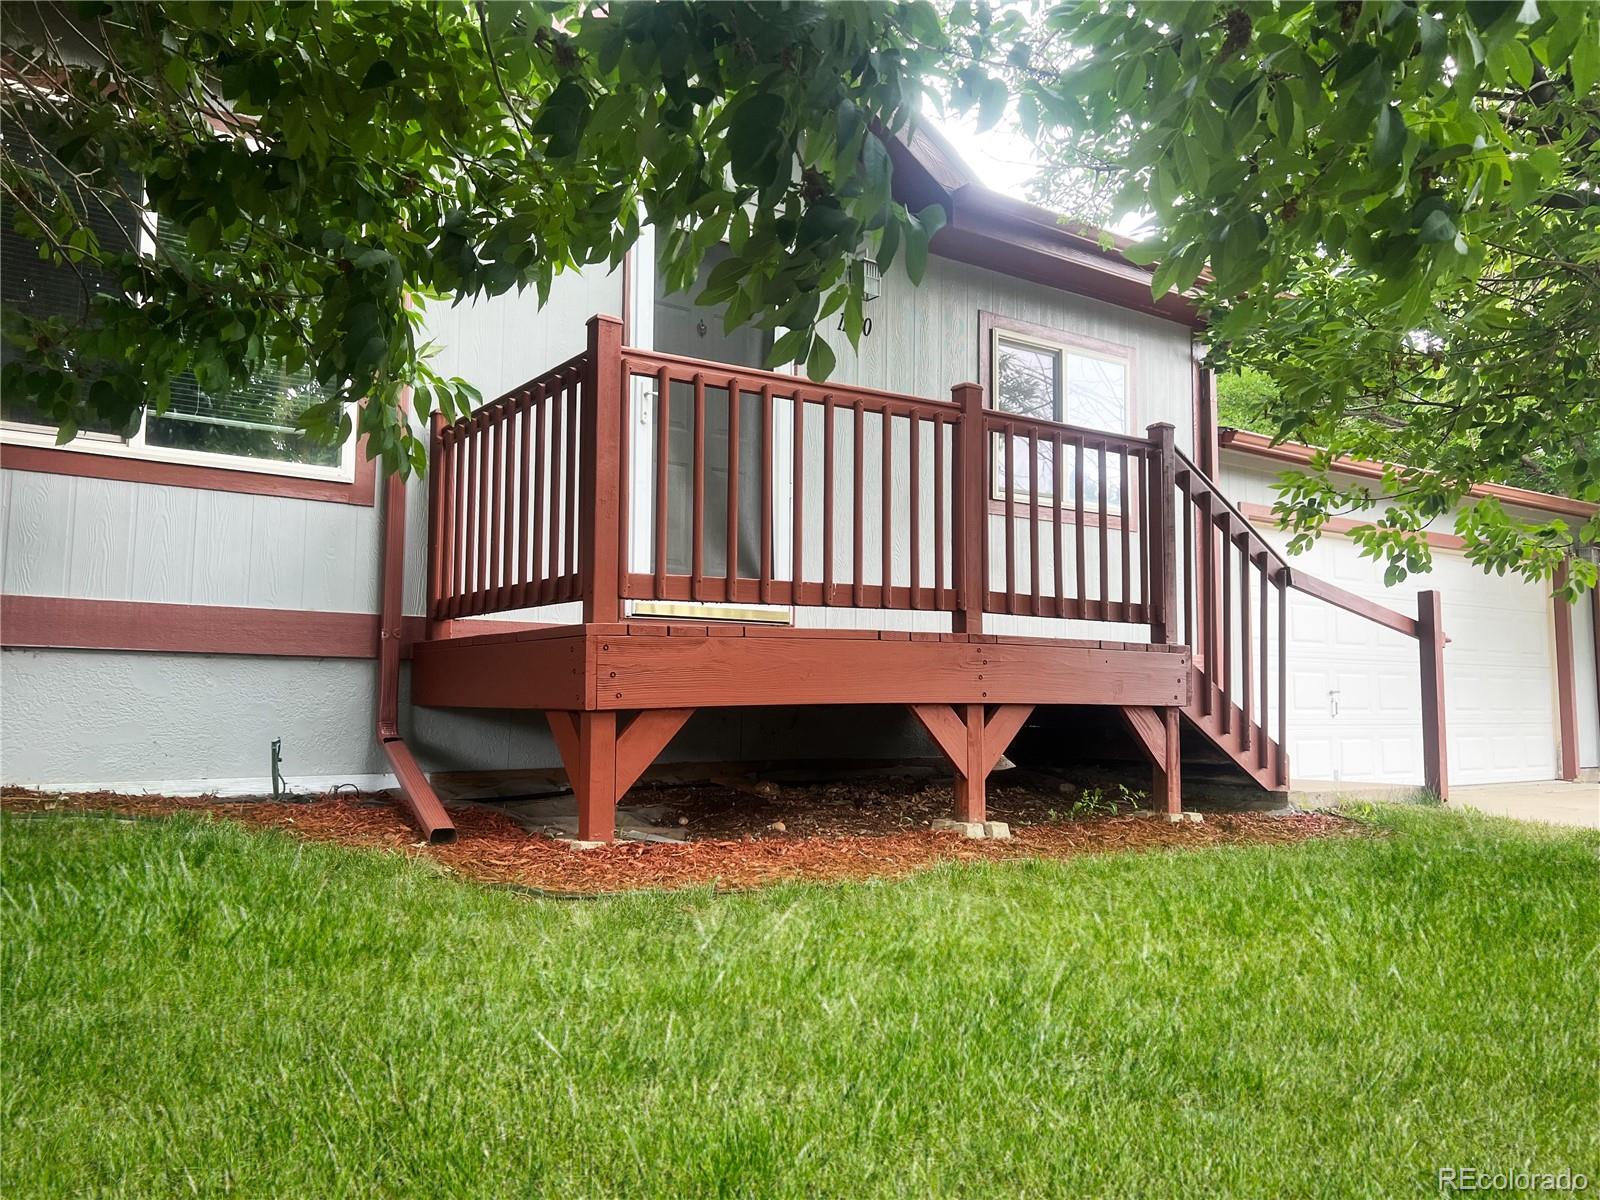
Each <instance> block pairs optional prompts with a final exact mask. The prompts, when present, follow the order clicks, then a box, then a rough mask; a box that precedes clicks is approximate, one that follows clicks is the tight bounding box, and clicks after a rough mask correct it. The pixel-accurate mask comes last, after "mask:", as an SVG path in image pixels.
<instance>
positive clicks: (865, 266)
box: [861, 258, 883, 300]
mask: <svg viewBox="0 0 1600 1200" xmlns="http://www.w3.org/2000/svg"><path fill="white" fill-rule="evenodd" d="M882 291H883V273H882V272H881V271H879V270H878V264H877V262H876V261H875V260H873V259H870V258H863V259H862V260H861V298H862V299H863V300H876V299H877V298H878V296H879V294H880V293H882Z"/></svg>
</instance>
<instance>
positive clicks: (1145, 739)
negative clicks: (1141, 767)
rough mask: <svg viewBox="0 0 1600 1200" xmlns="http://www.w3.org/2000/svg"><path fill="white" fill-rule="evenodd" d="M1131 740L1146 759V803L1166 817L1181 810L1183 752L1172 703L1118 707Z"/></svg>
mask: <svg viewBox="0 0 1600 1200" xmlns="http://www.w3.org/2000/svg"><path fill="white" fill-rule="evenodd" d="M1118 711H1119V712H1121V713H1122V719H1123V720H1124V721H1126V722H1127V724H1128V729H1129V730H1130V731H1131V732H1132V734H1133V737H1134V740H1135V741H1136V742H1138V743H1139V748H1140V749H1141V750H1143V751H1144V752H1145V756H1146V757H1147V758H1149V760H1150V766H1151V772H1150V806H1151V808H1153V809H1155V810H1157V811H1158V812H1164V813H1166V814H1167V816H1168V818H1170V819H1174V820H1175V819H1177V818H1178V817H1179V816H1180V815H1181V814H1182V813H1183V754H1182V741H1181V732H1182V731H1181V728H1180V724H1179V720H1178V714H1179V713H1180V712H1181V711H1182V710H1181V709H1178V708H1176V707H1162V708H1144V707H1135V706H1132V705H1123V706H1122V707H1121V708H1119V709H1118Z"/></svg>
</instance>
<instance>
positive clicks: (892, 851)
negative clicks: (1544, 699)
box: [0, 783, 1361, 895]
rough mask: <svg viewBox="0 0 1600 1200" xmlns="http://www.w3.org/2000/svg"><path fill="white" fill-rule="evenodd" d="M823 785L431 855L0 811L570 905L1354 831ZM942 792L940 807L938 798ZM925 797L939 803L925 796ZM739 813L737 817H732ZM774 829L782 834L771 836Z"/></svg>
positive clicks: (223, 807) (128, 806) (360, 828)
mask: <svg viewBox="0 0 1600 1200" xmlns="http://www.w3.org/2000/svg"><path fill="white" fill-rule="evenodd" d="M825 786H826V788H828V789H830V790H831V789H835V788H838V789H845V788H847V787H848V790H840V791H838V792H836V793H834V794H833V796H832V800H831V801H830V802H829V803H826V804H820V805H819V804H818V803H817V800H818V798H817V797H815V796H813V797H812V805H813V807H812V809H810V810H808V811H801V810H800V809H801V801H802V799H803V797H800V796H785V795H784V794H783V793H785V792H789V791H799V790H801V789H787V788H786V789H780V794H778V795H776V796H769V797H760V796H755V797H752V796H751V795H748V794H746V793H743V792H740V791H735V790H732V789H719V788H714V787H708V788H690V789H683V788H680V789H676V794H675V795H674V796H673V798H672V799H671V800H670V801H668V800H667V799H666V798H665V797H663V796H659V795H657V796H651V797H650V798H649V800H650V802H651V803H658V804H659V803H670V804H671V805H672V806H673V811H675V812H676V813H677V814H678V815H680V816H682V817H683V818H685V819H686V820H687V821H688V825H687V826H686V828H688V829H691V830H693V836H692V838H691V839H690V840H687V841H683V842H617V843H614V844H612V845H608V846H602V847H599V848H596V849H590V850H577V849H574V848H572V847H571V846H569V845H568V844H566V843H564V842H561V841H558V840H555V839H552V838H548V837H543V836H539V835H536V834H529V833H528V832H526V831H525V830H524V829H522V828H521V827H520V826H519V825H518V824H517V823H516V822H515V821H513V820H512V819H511V817H509V816H507V815H506V814H504V813H502V812H498V811H495V810H494V809H491V808H488V807H484V806H480V805H475V804H463V805H457V806H452V808H451V813H450V815H451V817H452V819H454V821H455V823H456V828H457V831H458V838H457V840H456V841H455V842H454V843H453V844H450V845H445V846H429V845H427V844H426V843H423V842H419V841H418V840H417V834H416V831H415V830H414V829H413V828H412V827H411V826H410V825H409V824H408V823H407V822H406V820H405V817H404V816H403V815H402V813H401V811H400V809H399V808H398V807H397V806H396V805H395V804H393V803H392V802H391V801H389V800H388V799H386V798H382V797H351V796H348V795H338V796H326V797H322V798H319V799H316V800H313V801H310V802H305V803H274V802H270V801H260V800H222V799H217V798H214V797H201V798H198V799H191V798H182V799H180V798H174V797H167V796H126V795H118V794H115V793H109V792H101V793H76V794H70V795H58V794H43V793H37V792H28V791H22V790H19V789H6V790H5V791H4V792H3V793H0V807H3V808H4V809H5V810H6V811H8V812H17V813H43V812H70V811H101V812H111V813H118V814H123V815H127V816H141V817H162V816H170V815H172V814H174V813H180V812H188V813H198V814H202V815H205V816H209V817H214V818H222V819H226V820H233V821H238V822H239V823H240V824H243V825H247V826H250V827H252V828H265V829H280V830H283V831H285V832H287V833H290V834H292V835H294V836H297V837H303V838H306V839H308V840H311V841H326V842H338V843H341V844H344V845H349V846H365V847H377V848H386V849H391V850H397V851H400V852H402V853H405V854H408V855H411V856H413V857H417V858H423V859H427V860H429V861H431V862H433V863H435V864H437V865H438V866H439V867H440V868H442V869H444V870H447V871H450V872H453V873H455V874H459V875H461V876H464V877H466V878H470V879H476V880H481V881H484V882H488V883H498V884H513V885H518V886H522V887H529V888H535V889H538V890H540V891H547V892H554V893H560V894H571V895H593V894H598V893H605V892H619V891H629V890H633V889H638V888H683V887H698V886H708V885H709V886H714V887H717V888H723V889H741V888H750V887H757V886H761V885H764V884H770V883H776V882H779V881H783V880H809V881H827V880H845V879H865V878H870V877H878V876H884V877H895V876H901V875H905V874H908V873H910V872H912V871H916V870H919V869H922V868H925V867H930V866H933V865H935V864H937V863H941V862H972V861H978V860H1000V859H1012V858H1030V857H1031V858H1052V859H1056V858H1070V857H1073V856H1076V855H1080V854H1103V853H1109V852H1114V851H1122V850H1158V849H1178V848H1190V847H1199V846H1215V845H1237V844H1254V843H1267V844H1287V843H1291V842H1300V841H1305V840H1307V839H1309V838H1317V837H1329V836H1340V835H1349V834H1352V833H1356V832H1358V831H1360V829H1361V827H1360V826H1358V825H1356V824H1355V823H1353V822H1350V821H1347V820H1345V819H1343V818H1341V817H1338V816H1335V815H1332V814H1328V813H1291V814H1286V815H1263V814H1258V813H1213V814H1208V815H1207V816H1206V819H1205V822H1204V824H1191V823H1187V822H1186V823H1183V824H1180V825H1171V824H1168V823H1167V822H1165V821H1162V820H1159V819H1150V818H1147V817H1141V816H1134V815H1130V814H1122V815H1116V816H1096V817H1085V818H1080V819H1063V818H1062V815H1061V814H1060V813H1059V812H1058V811H1057V810H1053V809H1050V808H1049V807H1048V806H1046V807H1045V808H1044V809H1043V812H1044V813H1045V814H1049V816H1050V817H1052V818H1053V819H1045V820H1037V821H1034V822H1032V823H1027V824H1023V823H1021V822H1017V817H1018V816H1019V815H1021V811H1020V810H1019V809H1018V808H1016V807H1014V806H1013V807H1007V803H1006V799H1005V795H1004V794H1005V792H1006V791H1007V789H1005V788H996V789H994V790H993V791H992V792H991V806H990V807H991V817H992V818H993V819H995V820H1008V819H1009V820H1012V821H1013V822H1016V823H1015V824H1014V825H1013V830H1012V833H1013V836H1012V837H1011V839H1009V840H1007V841H989V840H983V841H969V840H966V839H964V838H962V837H960V836H959V835H957V834H953V833H943V832H934V831H933V830H931V829H927V828H925V827H922V826H919V825H917V824H916V822H917V821H920V820H923V819H924V818H923V816H922V805H923V803H925V804H926V805H927V806H928V811H929V812H931V813H932V815H933V816H943V815H944V814H945V813H947V812H948V811H949V806H950V795H949V788H948V786H947V785H944V786H942V787H938V786H934V785H920V784H914V783H907V784H905V785H904V786H905V787H906V788H912V787H915V788H916V789H917V791H916V793H915V794H916V796H917V797H919V801H918V803H917V805H916V810H915V812H908V811H906V810H905V809H899V810H897V811H894V812H892V813H891V812H890V806H891V802H894V803H899V804H903V803H905V802H906V800H907V798H908V797H907V796H906V795H903V794H899V795H897V794H896V792H895V791H894V790H892V789H891V790H887V791H886V790H885V789H883V788H878V787H865V788H863V787H862V786H861V785H859V784H851V785H833V784H830V785H825ZM804 790H806V791H811V790H812V789H804ZM646 791H647V792H648V791H650V789H646ZM941 791H942V796H940V795H937V794H936V793H939V792H941ZM925 793H935V794H931V795H926V796H925V799H924V794H925ZM773 805H777V806H779V807H773ZM741 811H742V814H743V815H742V819H741V818H738V817H736V814H737V813H739V812H741ZM774 813H778V814H779V815H776V816H774V815H773V814H774ZM928 819H931V817H930V818H928ZM791 822H792V823H791ZM773 825H781V826H783V828H782V829H775V828H771V826H773ZM756 830H759V833H757V832H755V831H756Z"/></svg>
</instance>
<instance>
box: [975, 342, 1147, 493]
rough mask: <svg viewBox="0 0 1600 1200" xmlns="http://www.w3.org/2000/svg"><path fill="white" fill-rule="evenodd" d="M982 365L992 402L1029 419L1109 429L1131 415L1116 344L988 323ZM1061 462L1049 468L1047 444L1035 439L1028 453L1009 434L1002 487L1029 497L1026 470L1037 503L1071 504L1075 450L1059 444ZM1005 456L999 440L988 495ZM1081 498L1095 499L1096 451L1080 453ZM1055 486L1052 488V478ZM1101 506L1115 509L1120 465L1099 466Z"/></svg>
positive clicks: (998, 483)
mask: <svg viewBox="0 0 1600 1200" xmlns="http://www.w3.org/2000/svg"><path fill="white" fill-rule="evenodd" d="M990 336H991V338H992V341H991V344H990V347H989V363H990V370H991V374H992V378H991V379H990V380H989V394H990V396H991V397H992V399H991V405H992V407H994V408H996V409H998V410H999V411H1001V412H1008V413H1016V414H1017V415H1018V416H1023V417H1031V418H1035V419H1037V420H1044V421H1057V422H1061V423H1063V424H1067V425H1076V426H1079V427H1081V428H1085V429H1101V430H1105V431H1107V432H1109V433H1119V434H1120V433H1126V432H1128V427H1129V423H1130V420H1131V404H1130V388H1131V382H1132V381H1131V371H1130V365H1131V362H1130V356H1129V355H1128V354H1127V353H1123V352H1119V350H1118V349H1117V348H1112V347H1108V348H1105V349H1101V348H1098V347H1089V346H1084V345H1077V344H1074V343H1072V342H1070V341H1067V340H1065V339H1062V340H1059V341H1058V340H1055V339H1052V338H1048V337H1044V336H1039V335H1036V334H1033V333H1022V332H1018V331H1014V330H1011V329H1007V328H1003V327H1000V326H998V325H997V326H996V327H994V328H992V329H991V331H990ZM1062 453H1063V456H1064V457H1065V459H1066V461H1065V462H1064V463H1062V464H1061V469H1060V470H1059V471H1058V470H1057V465H1056V464H1055V463H1054V462H1053V461H1052V457H1053V447H1051V446H1049V445H1039V446H1038V449H1037V453H1036V454H1035V455H1034V456H1031V457H1030V455H1029V453H1028V440H1027V439H1026V438H1022V437H1018V438H1015V439H1013V445H1012V448H1011V472H1012V476H1013V478H1012V479H1011V481H1010V485H1009V486H1010V491H1011V493H1012V495H1013V496H1016V497H1019V498H1022V499H1028V498H1030V497H1031V496H1032V495H1033V487H1034V481H1033V474H1034V472H1035V471H1037V473H1038V494H1039V499H1040V502H1041V503H1043V502H1046V501H1048V502H1051V503H1056V504H1060V505H1063V506H1065V505H1071V504H1073V503H1074V502H1075V499H1076V494H1077V478H1076V473H1077V455H1076V454H1075V453H1074V452H1073V451H1071V450H1069V449H1067V448H1065V447H1064V448H1063V452H1062ZM1005 470H1006V466H1005V456H1004V450H1003V445H1002V444H997V445H996V454H995V468H994V481H993V483H994V495H995V497H996V498H1003V497H1004V496H1005V494H1006V489H1007V481H1006V479H1005ZM1083 473H1084V480H1083V490H1084V504H1085V505H1086V506H1089V507H1095V508H1098V507H1099V504H1100V469H1099V455H1098V454H1097V453H1092V452H1091V453H1089V454H1086V455H1085V456H1084V472H1083ZM1058 476H1059V477H1060V480H1061V485H1060V487H1057V482H1056V481H1057V478H1058ZM1106 484H1107V495H1106V502H1107V508H1108V509H1111V510H1120V508H1121V505H1122V477H1121V469H1120V464H1119V462H1118V461H1117V460H1115V459H1109V460H1108V461H1107V464H1106Z"/></svg>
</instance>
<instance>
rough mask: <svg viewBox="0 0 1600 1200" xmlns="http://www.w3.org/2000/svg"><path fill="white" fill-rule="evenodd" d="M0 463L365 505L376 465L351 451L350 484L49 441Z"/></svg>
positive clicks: (3, 454)
mask: <svg viewBox="0 0 1600 1200" xmlns="http://www.w3.org/2000/svg"><path fill="white" fill-rule="evenodd" d="M0 468H4V469H5V470H7V471H36V472H38V473H40V474H44V475H75V476H78V477H80V478H85V479H116V480H121V481H122V482H124V483H155V484H161V485H163V486H166V487H185V488H198V489H200V490H201V491H207V492H241V493H244V494H246V495H254V496H284V497H287V498H289V499H293V500H322V501H327V502H331V503H335V504H358V505H361V506H363V507H366V508H371V507H372V503H373V497H374V496H375V495H376V493H377V487H376V480H377V473H378V472H377V464H376V463H374V462H373V461H372V460H371V459H369V458H367V457H366V455H365V453H364V452H363V450H362V449H359V448H358V449H357V451H356V477H355V479H354V480H353V481H352V482H350V483H340V482H338V481H336V480H332V479H299V478H296V477H295V476H293V475H270V474H266V473H264V472H261V471H241V470H234V469H231V468H229V467H207V466H200V465H198V464H195V463H169V462H155V461H152V460H151V459H145V458H132V457H128V456H124V455H120V454H117V455H113V454H96V453H94V452H93V451H88V450H60V449H56V448H55V447H51V446H17V445H10V444H8V445H6V446H5V448H4V450H3V451H0Z"/></svg>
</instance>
